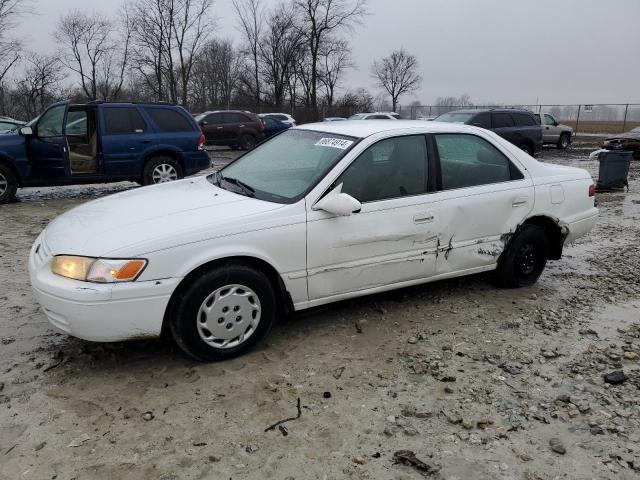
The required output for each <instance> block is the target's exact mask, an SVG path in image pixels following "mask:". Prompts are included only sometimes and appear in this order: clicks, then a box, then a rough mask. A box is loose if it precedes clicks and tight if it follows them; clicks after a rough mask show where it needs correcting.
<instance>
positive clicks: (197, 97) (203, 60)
mask: <svg viewBox="0 0 640 480" xmlns="http://www.w3.org/2000/svg"><path fill="white" fill-rule="evenodd" d="M241 66H242V56H241V54H240V53H239V52H238V51H237V50H236V49H234V47H233V45H232V43H231V42H230V41H229V40H217V39H212V40H210V41H209V42H207V44H206V45H205V46H204V47H203V48H202V51H201V53H200V55H199V60H198V62H197V63H196V64H195V65H194V70H193V79H192V84H191V85H192V88H191V97H192V98H191V100H190V105H191V106H192V108H194V109H195V111H198V112H202V111H205V110H209V109H211V108H220V107H222V108H227V109H228V108H229V107H230V106H231V101H232V99H233V95H234V94H235V93H236V92H237V89H238V82H239V77H240V69H241Z"/></svg>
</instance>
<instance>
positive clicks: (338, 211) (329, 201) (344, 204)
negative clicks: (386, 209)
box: [313, 184, 362, 217]
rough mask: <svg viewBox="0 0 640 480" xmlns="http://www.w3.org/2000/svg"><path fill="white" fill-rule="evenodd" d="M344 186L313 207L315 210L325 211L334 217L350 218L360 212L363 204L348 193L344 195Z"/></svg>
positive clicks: (334, 190)
mask: <svg viewBox="0 0 640 480" xmlns="http://www.w3.org/2000/svg"><path fill="white" fill-rule="evenodd" d="M341 190H342V184H340V185H338V186H337V187H336V188H334V189H333V190H332V191H331V192H329V193H328V194H327V196H326V197H324V198H322V199H321V200H320V201H319V202H318V203H316V204H315V205H314V206H313V209H314V210H324V211H325V212H327V213H331V214H332V215H338V216H341V217H348V216H349V215H351V214H352V213H356V212H359V211H360V209H361V208H362V204H361V203H360V202H359V201H358V200H356V199H355V198H353V197H352V196H351V195H349V194H348V193H342V192H341Z"/></svg>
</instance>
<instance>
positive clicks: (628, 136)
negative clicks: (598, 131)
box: [607, 132, 640, 141]
mask: <svg viewBox="0 0 640 480" xmlns="http://www.w3.org/2000/svg"><path fill="white" fill-rule="evenodd" d="M618 138H623V139H631V140H638V141H640V133H636V132H626V133H618V134H617V135H609V136H607V140H616V139H618Z"/></svg>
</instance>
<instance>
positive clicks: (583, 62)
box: [17, 0, 640, 104]
mask: <svg viewBox="0 0 640 480" xmlns="http://www.w3.org/2000/svg"><path fill="white" fill-rule="evenodd" d="M34 2H35V5H36V8H35V10H36V11H37V12H39V13H38V14H37V15H32V16H30V17H27V18H25V19H24V20H23V21H22V23H21V25H20V26H19V27H18V30H17V33H18V34H19V35H20V36H22V37H23V38H24V39H25V42H26V43H27V45H28V46H29V48H31V49H33V50H36V51H39V52H42V53H44V52H54V51H55V49H56V45H55V42H54V41H53V40H52V33H53V30H54V23H55V20H56V19H57V18H58V17H59V16H60V14H61V13H63V12H65V11H66V10H68V9H72V8H80V9H85V10H97V11H100V12H104V13H105V14H113V13H115V12H116V11H117V9H118V6H119V5H120V0H100V1H98V0H34ZM214 2H215V3H214V9H213V13H214V15H215V16H216V17H217V18H218V22H217V27H216V32H215V33H216V34H217V35H219V36H222V37H227V38H237V32H236V30H235V29H234V24H235V18H234V15H233V11H232V10H231V0H214ZM264 2H265V3H266V4H274V3H277V1H276V0H264ZM368 9H369V12H370V15H369V16H367V17H366V18H365V20H364V25H363V26H361V27H359V28H358V29H357V30H356V31H355V32H354V33H353V36H352V39H351V45H352V47H353V57H354V60H355V62H356V63H357V65H358V68H357V70H353V71H351V72H350V73H349V75H348V77H347V78H346V81H345V86H348V87H354V88H355V87H360V86H363V87H368V88H371V89H373V87H374V82H373V80H372V79H371V77H370V74H369V69H370V65H371V62H372V61H373V60H374V59H375V58H379V57H382V56H385V55H388V54H389V53H390V52H391V51H393V50H394V49H396V48H399V47H401V46H403V47H404V48H405V49H407V50H408V51H409V52H411V53H413V54H414V55H416V56H417V57H418V60H419V62H420V68H421V73H422V75H423V77H424V81H423V84H422V88H421V90H420V91H418V92H417V93H416V94H415V95H414V96H407V97H404V98H402V99H401V102H402V103H409V101H411V100H415V99H418V100H420V101H421V102H423V103H430V102H433V100H435V98H436V97H439V96H459V95H461V94H463V93H468V94H469V95H471V99H472V101H473V102H474V103H476V104H480V103H483V102H489V101H494V102H503V103H522V104H536V103H541V104H544V103H546V104H550V103H554V104H555V103H589V104H590V103H627V102H632V103H640V27H639V24H638V21H639V20H640V0H369V7H368Z"/></svg>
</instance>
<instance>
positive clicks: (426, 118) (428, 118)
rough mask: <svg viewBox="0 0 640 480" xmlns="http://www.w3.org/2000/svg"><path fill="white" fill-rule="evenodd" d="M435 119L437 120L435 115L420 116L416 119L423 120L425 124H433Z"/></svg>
mask: <svg viewBox="0 0 640 480" xmlns="http://www.w3.org/2000/svg"><path fill="white" fill-rule="evenodd" d="M435 119H436V117H435V115H418V116H417V117H416V120H422V121H424V122H432V121H433V120H435Z"/></svg>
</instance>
